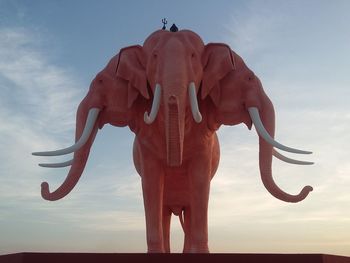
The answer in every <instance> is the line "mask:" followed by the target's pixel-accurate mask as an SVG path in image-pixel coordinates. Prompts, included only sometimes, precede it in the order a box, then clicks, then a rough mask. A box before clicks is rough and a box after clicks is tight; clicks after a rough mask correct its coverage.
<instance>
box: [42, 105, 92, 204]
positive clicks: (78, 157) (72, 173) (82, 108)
mask: <svg viewBox="0 0 350 263" xmlns="http://www.w3.org/2000/svg"><path fill="white" fill-rule="evenodd" d="M88 112H89V107H88V103H86V101H85V100H83V101H82V103H81V104H80V105H79V108H78V111H77V118H76V141H77V140H78V139H79V138H80V137H81V136H82V134H83V130H84V127H85V123H86V122H87V116H88ZM92 125H93V128H92V131H91V133H90V136H89V138H88V139H87V141H86V143H85V144H84V145H83V146H81V147H80V148H79V149H78V150H76V151H75V152H74V158H73V161H72V166H71V168H70V170H69V173H68V175H67V177H66V179H65V181H64V182H63V183H62V185H61V186H60V187H59V188H58V189H56V190H55V191H54V192H52V193H50V190H49V185H48V183H47V182H43V183H42V184H41V196H42V197H43V198H44V199H45V200H49V201H56V200H58V199H61V198H63V197H65V196H66V195H67V194H69V193H70V192H71V191H72V189H73V188H74V186H75V185H76V184H77V182H78V181H79V178H80V176H81V174H82V172H83V170H84V168H85V165H86V161H87V159H88V156H89V153H90V148H91V145H92V143H93V141H94V139H95V136H96V133H97V129H98V121H96V122H95V123H93V124H92Z"/></svg>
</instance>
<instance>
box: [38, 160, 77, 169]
mask: <svg viewBox="0 0 350 263" xmlns="http://www.w3.org/2000/svg"><path fill="white" fill-rule="evenodd" d="M72 163H73V159H72V160H69V161H66V162H63V163H39V166H41V167H46V168H61V167H66V166H70V165H72Z"/></svg>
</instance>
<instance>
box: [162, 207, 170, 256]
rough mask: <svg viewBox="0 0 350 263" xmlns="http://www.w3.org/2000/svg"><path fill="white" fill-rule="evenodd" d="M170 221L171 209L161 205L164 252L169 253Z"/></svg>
mask: <svg viewBox="0 0 350 263" xmlns="http://www.w3.org/2000/svg"><path fill="white" fill-rule="evenodd" d="M170 222H171V211H170V209H169V208H167V207H163V242H164V250H165V253H170Z"/></svg>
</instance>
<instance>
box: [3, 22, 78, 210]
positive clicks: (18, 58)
mask: <svg viewBox="0 0 350 263" xmlns="http://www.w3.org/2000/svg"><path fill="white" fill-rule="evenodd" d="M42 38H43V36H40V34H39V33H38V32H31V31H29V30H26V29H24V28H0V58H1V59H0V93H1V96H0V123H1V125H0V145H1V149H2V150H1V151H0V163H1V167H0V198H1V200H2V201H1V206H4V205H5V204H6V203H7V204H9V203H12V204H14V206H13V208H9V207H8V208H9V209H12V212H14V211H15V210H14V207H15V208H16V209H19V210H20V209H21V208H25V207H30V206H31V204H33V203H31V202H37V201H38V197H39V196H38V194H39V189H38V187H34V186H35V185H38V186H39V184H38V182H39V180H40V176H43V175H44V174H45V171H44V170H41V169H38V167H37V166H36V165H35V164H36V163H37V162H38V160H34V158H32V156H31V155H30V153H31V152H32V151H35V150H41V149H47V148H53V147H57V146H58V145H59V144H61V145H64V144H67V143H70V142H71V141H72V140H73V138H72V134H74V116H75V108H76V105H77V102H78V96H77V95H78V94H79V93H80V90H79V86H80V85H79V84H80V83H79V81H78V80H77V78H76V77H74V76H73V75H72V73H71V72H70V71H69V70H67V69H63V68H61V67H59V66H56V65H54V63H52V62H51V61H50V59H48V57H49V56H47V55H46V54H47V52H49V51H48V50H46V49H43V48H42V43H41V39H42ZM16 202H17V203H16Z"/></svg>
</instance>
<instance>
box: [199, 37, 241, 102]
mask: <svg viewBox="0 0 350 263" xmlns="http://www.w3.org/2000/svg"><path fill="white" fill-rule="evenodd" d="M202 64H203V69H204V70H203V79H202V92H201V98H202V99H205V98H206V97H207V96H208V95H209V96H210V98H211V99H212V101H213V102H214V104H215V105H216V106H218V104H219V101H220V93H221V92H220V80H221V79H223V78H224V77H225V76H226V75H227V74H229V73H230V72H231V71H233V70H234V69H235V61H234V58H233V56H232V53H231V49H230V47H229V46H227V45H225V44H218V43H210V44H207V45H206V46H205V50H204V53H203V57H202Z"/></svg>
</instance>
